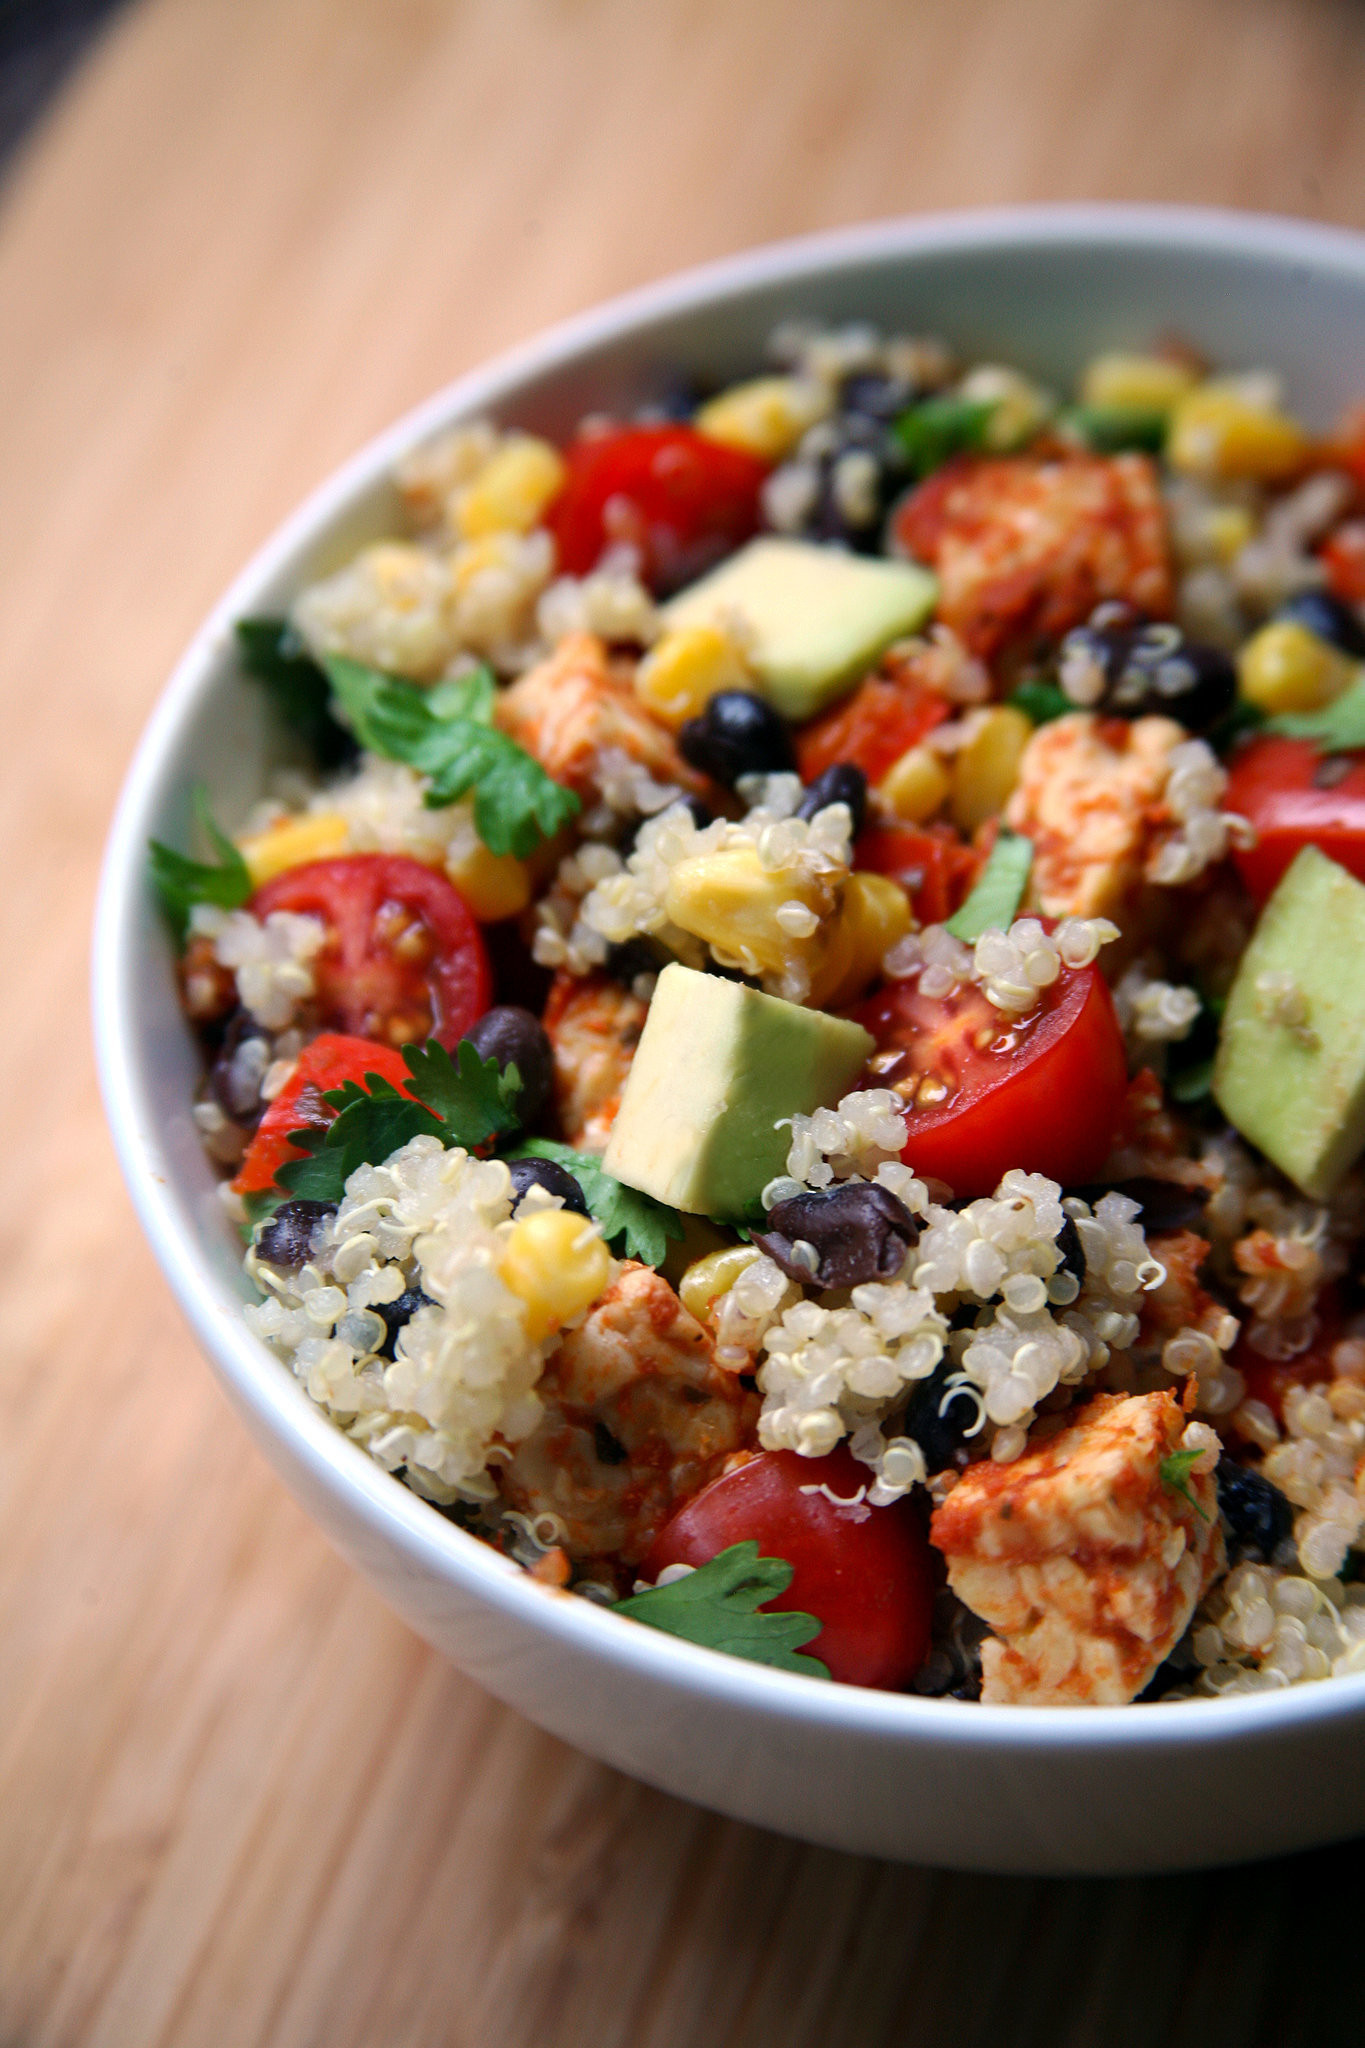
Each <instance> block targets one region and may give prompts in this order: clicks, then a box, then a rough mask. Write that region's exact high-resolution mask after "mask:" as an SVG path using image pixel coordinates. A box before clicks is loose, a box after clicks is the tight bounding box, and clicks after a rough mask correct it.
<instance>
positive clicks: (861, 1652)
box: [642, 1445, 933, 1690]
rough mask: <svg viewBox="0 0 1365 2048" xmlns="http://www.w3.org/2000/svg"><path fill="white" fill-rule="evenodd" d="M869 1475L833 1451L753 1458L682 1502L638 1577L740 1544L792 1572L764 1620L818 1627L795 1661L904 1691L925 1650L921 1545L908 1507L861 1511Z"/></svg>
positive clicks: (926, 1600)
mask: <svg viewBox="0 0 1365 2048" xmlns="http://www.w3.org/2000/svg"><path fill="white" fill-rule="evenodd" d="M871 1477H872V1475H871V1473H870V1472H869V1471H868V1469H867V1467H866V1465H860V1464H858V1463H857V1462H856V1460H855V1459H854V1458H853V1457H852V1456H851V1455H850V1454H849V1452H848V1451H847V1450H845V1449H844V1448H843V1446H842V1445H841V1446H840V1448H839V1449H838V1450H836V1451H832V1452H831V1453H830V1455H829V1456H828V1457H825V1458H802V1457H798V1456H797V1454H796V1452H795V1451H762V1452H760V1453H759V1455H758V1456H757V1457H756V1458H750V1459H749V1460H748V1461H747V1462H746V1463H745V1464H743V1465H738V1466H736V1468H735V1469H734V1471H733V1472H725V1473H722V1475H721V1477H720V1478H719V1479H713V1480H712V1481H711V1483H710V1485H709V1486H704V1487H703V1488H702V1490H701V1492H700V1493H695V1494H693V1496H692V1498H691V1500H689V1501H688V1502H687V1503H686V1504H685V1506H683V1507H682V1508H680V1509H679V1510H678V1512H677V1514H676V1515H674V1517H673V1519H672V1521H671V1522H669V1523H667V1524H666V1526H665V1527H664V1528H663V1529H662V1530H661V1531H660V1533H659V1535H658V1536H657V1537H656V1538H655V1541H654V1546H653V1548H652V1549H651V1551H650V1552H649V1555H648V1557H647V1558H646V1560H645V1562H644V1565H643V1567H642V1571H643V1575H644V1577H646V1578H647V1579H650V1580H653V1579H657V1577H658V1575H659V1573H660V1572H661V1571H662V1570H663V1569H664V1567H665V1565H670V1564H690V1565H700V1564H705V1563H706V1562H707V1561H708V1559H710V1558H713V1557H715V1556H717V1555H718V1554H719V1553H720V1552H721V1551H722V1550H728V1549H729V1547H730V1545H731V1544H732V1543H744V1542H747V1541H750V1540H752V1541H754V1542H756V1543H757V1544H758V1549H759V1555H760V1556H761V1557H780V1558H785V1560H786V1561H787V1563H788V1564H789V1565H791V1567H792V1582H791V1584H790V1586H789V1587H788V1588H787V1590H786V1592H785V1593H782V1594H780V1595H779V1596H778V1598H777V1599H776V1600H770V1601H768V1602H766V1603H765V1608H764V1611H765V1612H782V1611H786V1612H789V1613H790V1612H797V1613H802V1614H812V1615H814V1616H815V1618H816V1619H817V1621H820V1622H822V1623H823V1624H824V1625H823V1627H822V1628H821V1630H820V1633H819V1635H818V1636H815V1637H813V1638H812V1640H811V1641H810V1642H809V1643H807V1644H805V1645H804V1654H806V1655H808V1656H811V1657H818V1658H819V1659H820V1661H821V1662H822V1663H823V1664H825V1665H826V1666H827V1667H828V1669H829V1674H830V1677H831V1678H837V1679H840V1680H841V1681H842V1682H843V1684H845V1685H874V1686H883V1687H885V1688H887V1689H888V1690H894V1689H895V1688H897V1687H900V1686H904V1685H907V1684H908V1683H909V1681H910V1680H911V1679H912V1678H913V1677H914V1675H915V1673H916V1671H918V1669H919V1667H920V1665H921V1664H922V1663H923V1662H924V1658H925V1654H926V1652H927V1651H928V1648H929V1619H930V1609H931V1606H932V1603H933V1575H932V1571H931V1565H930V1557H929V1540H928V1537H927V1536H926V1535H925V1533H924V1528H923V1525H922V1523H921V1522H920V1519H919V1517H918V1515H917V1514H916V1512H915V1509H914V1507H913V1506H912V1504H911V1503H910V1501H909V1500H899V1501H895V1502H893V1503H892V1504H891V1505H890V1506H888V1507H882V1508H873V1507H869V1506H868V1505H867V1502H866V1500H865V1499H864V1498H863V1495H864V1493H865V1491H866V1488H867V1485H868V1482H869V1481H870V1479H871Z"/></svg>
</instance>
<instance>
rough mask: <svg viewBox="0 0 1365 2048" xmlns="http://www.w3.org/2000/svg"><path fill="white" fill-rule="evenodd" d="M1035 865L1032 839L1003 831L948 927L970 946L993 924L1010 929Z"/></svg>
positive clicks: (956, 937) (1020, 834)
mask: <svg viewBox="0 0 1365 2048" xmlns="http://www.w3.org/2000/svg"><path fill="white" fill-rule="evenodd" d="M1032 866H1033V841H1032V840H1031V839H1029V838H1027V837H1026V836H1025V834H1024V833H1022V832H1002V833H1001V834H1000V837H999V838H998V839H997V840H996V842H995V844H994V846H993V847H992V848H991V850H990V856H989V858H988V859H987V862H986V865H985V867H984V868H982V870H981V873H980V874H979V875H978V877H977V880H976V886H975V888H974V889H973V890H972V892H971V894H970V896H969V897H968V898H967V901H966V902H965V903H964V904H963V906H962V908H961V910H959V911H958V913H957V915H956V916H955V917H950V918H949V919H948V923H947V927H946V929H947V930H948V931H950V932H951V933H952V935H953V937H954V938H955V939H962V940H964V941H965V942H966V943H967V944H968V945H972V944H974V943H975V941H976V940H977V939H979V938H980V937H981V934H982V932H984V931H988V930H989V929H990V927H991V926H992V925H998V926H999V928H1000V930H1001V931H1002V932H1007V931H1008V930H1009V928H1010V925H1011V924H1012V923H1013V921H1014V913H1015V911H1016V910H1017V909H1018V908H1019V905H1020V904H1021V903H1022V902H1023V900H1024V891H1025V889H1026V888H1027V887H1028V878H1029V870H1030V868H1031V867H1032Z"/></svg>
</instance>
